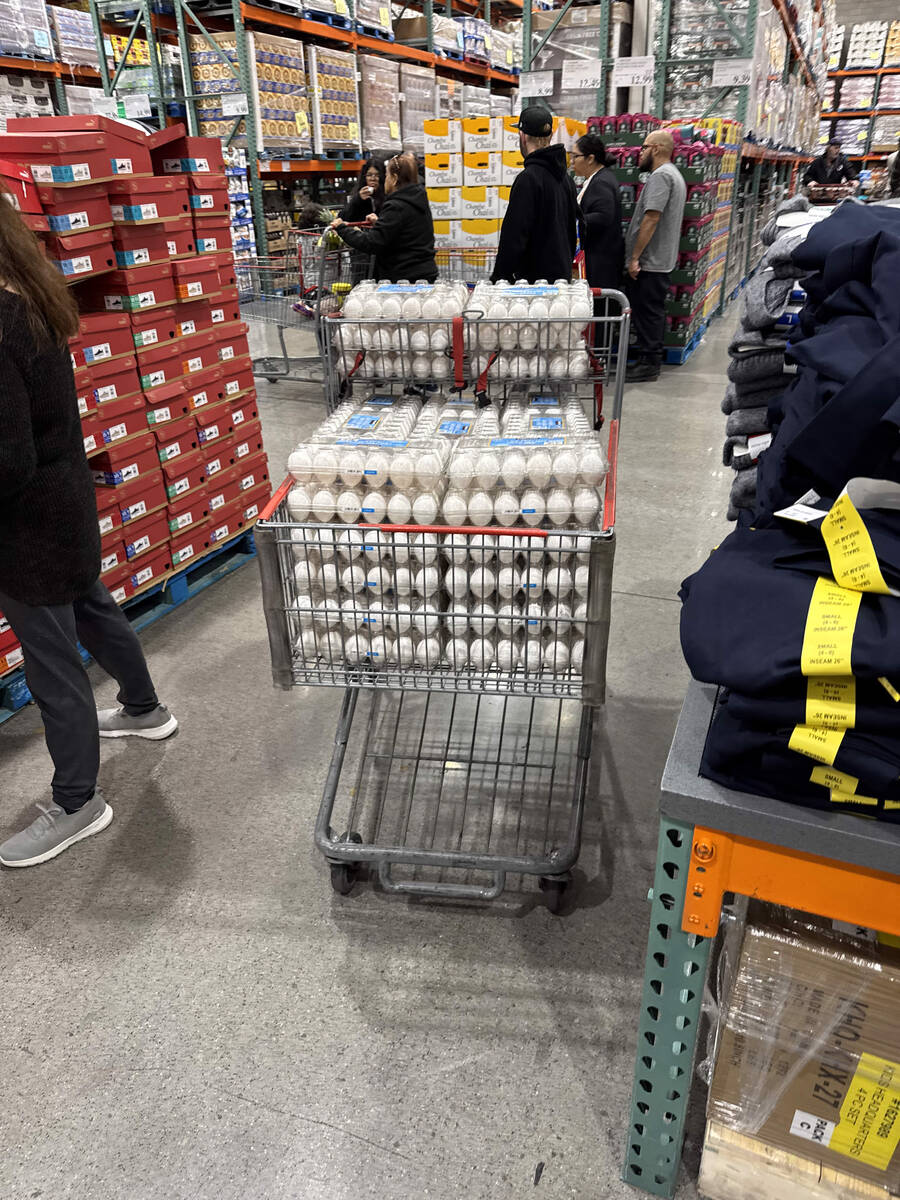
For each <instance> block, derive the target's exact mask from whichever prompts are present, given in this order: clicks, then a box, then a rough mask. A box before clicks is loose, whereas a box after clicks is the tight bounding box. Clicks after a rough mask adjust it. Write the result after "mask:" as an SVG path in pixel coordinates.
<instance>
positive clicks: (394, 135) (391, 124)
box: [388, 121, 400, 142]
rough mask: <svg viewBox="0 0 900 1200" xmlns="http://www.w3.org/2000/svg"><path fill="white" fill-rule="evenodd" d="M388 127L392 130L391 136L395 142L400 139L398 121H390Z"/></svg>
mask: <svg viewBox="0 0 900 1200" xmlns="http://www.w3.org/2000/svg"><path fill="white" fill-rule="evenodd" d="M388 129H390V131H391V137H392V138H393V139H394V141H395V142H398V141H399V140H400V126H399V125H398V124H397V122H396V121H388Z"/></svg>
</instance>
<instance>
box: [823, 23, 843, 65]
mask: <svg viewBox="0 0 900 1200" xmlns="http://www.w3.org/2000/svg"><path fill="white" fill-rule="evenodd" d="M845 33H846V29H845V27H844V26H843V25H832V27H831V29H830V30H829V31H828V42H827V44H826V48H825V52H826V56H827V63H828V70H829V71H836V70H838V68H839V67H840V65H841V55H842V54H843V50H844V34H845Z"/></svg>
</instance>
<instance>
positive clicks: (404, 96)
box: [400, 63, 435, 154]
mask: <svg viewBox="0 0 900 1200" xmlns="http://www.w3.org/2000/svg"><path fill="white" fill-rule="evenodd" d="M434 105H435V86H434V68H433V67H419V66H416V65H414V64H413V63H401V64H400V133H401V136H402V138H403V145H404V147H405V148H406V149H407V150H415V152H416V153H417V154H424V153H425V140H424V138H423V136H422V129H423V125H424V122H425V121H427V120H428V119H429V118H430V117H433V116H434Z"/></svg>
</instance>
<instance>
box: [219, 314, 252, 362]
mask: <svg viewBox="0 0 900 1200" xmlns="http://www.w3.org/2000/svg"><path fill="white" fill-rule="evenodd" d="M232 331H233V332H232ZM223 335H224V336H223ZM249 356H250V347H249V346H248V345H247V326H246V325H244V324H241V323H240V322H239V323H238V324H236V325H234V324H232V325H228V326H226V327H225V329H224V330H220V331H219V362H222V363H226V364H227V363H230V362H235V361H240V359H242V358H249ZM226 370H227V367H226Z"/></svg>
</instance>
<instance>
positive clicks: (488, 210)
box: [459, 184, 500, 221]
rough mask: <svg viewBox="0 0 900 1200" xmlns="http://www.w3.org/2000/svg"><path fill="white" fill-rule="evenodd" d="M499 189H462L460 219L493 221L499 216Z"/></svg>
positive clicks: (481, 187) (482, 186)
mask: <svg viewBox="0 0 900 1200" xmlns="http://www.w3.org/2000/svg"><path fill="white" fill-rule="evenodd" d="M498 190H499V189H498V188H496V187H486V186H484V185H483V184H482V185H481V186H480V187H462V188H460V212H459V216H460V219H462V218H466V219H468V220H473V221H492V220H493V219H494V218H495V217H497V216H499V215H500V214H499V212H498V211H497V210H498Z"/></svg>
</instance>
